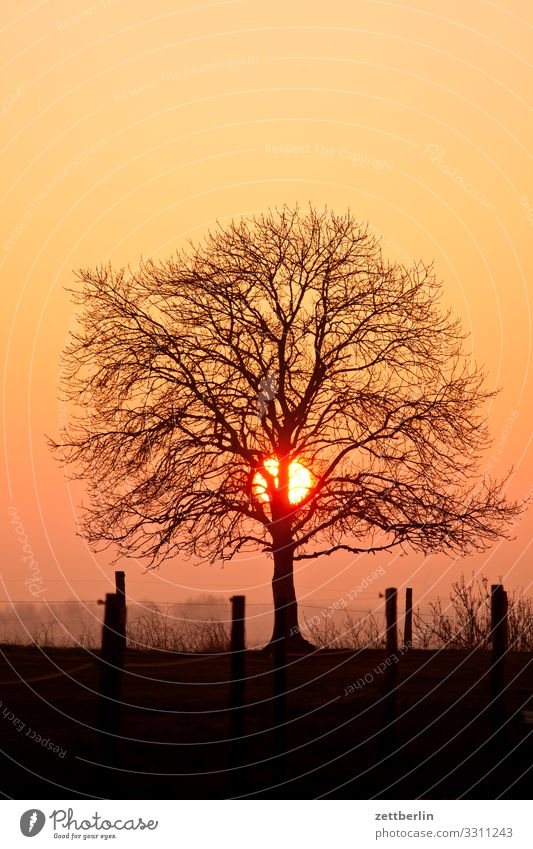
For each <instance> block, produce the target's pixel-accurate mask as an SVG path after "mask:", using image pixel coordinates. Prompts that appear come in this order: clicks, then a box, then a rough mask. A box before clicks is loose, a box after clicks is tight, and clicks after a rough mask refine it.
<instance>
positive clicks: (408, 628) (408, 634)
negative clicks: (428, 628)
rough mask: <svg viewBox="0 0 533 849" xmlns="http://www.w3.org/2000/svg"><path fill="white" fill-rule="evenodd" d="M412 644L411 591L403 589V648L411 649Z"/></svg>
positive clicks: (409, 588) (408, 588)
mask: <svg viewBox="0 0 533 849" xmlns="http://www.w3.org/2000/svg"><path fill="white" fill-rule="evenodd" d="M412 643H413V590H412V588H411V587H406V589H405V622H404V626H403V645H404V648H411V646H412Z"/></svg>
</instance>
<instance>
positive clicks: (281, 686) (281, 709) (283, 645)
mask: <svg viewBox="0 0 533 849" xmlns="http://www.w3.org/2000/svg"><path fill="white" fill-rule="evenodd" d="M278 617H279V618H278V621H279V629H280V632H281V636H280V637H277V638H276V640H275V641H274V651H273V663H274V670H273V671H274V676H273V679H274V694H273V699H274V758H275V760H274V772H275V775H276V779H277V780H278V781H279V780H283V778H284V776H285V773H286V727H285V723H286V712H287V602H286V600H285V599H281V600H280V602H279V609H278Z"/></svg>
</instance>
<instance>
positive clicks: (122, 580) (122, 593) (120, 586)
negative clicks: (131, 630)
mask: <svg viewBox="0 0 533 849" xmlns="http://www.w3.org/2000/svg"><path fill="white" fill-rule="evenodd" d="M115 586H116V593H117V596H118V600H119V607H120V611H119V631H120V635H121V637H122V643H123V650H124V651H126V573H125V572H115Z"/></svg>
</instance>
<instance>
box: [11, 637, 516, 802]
mask: <svg viewBox="0 0 533 849" xmlns="http://www.w3.org/2000/svg"><path fill="white" fill-rule="evenodd" d="M384 656H385V653H384V652H383V651H378V650H375V651H374V650H365V651H362V652H359V653H358V654H354V653H350V652H344V651H343V652H327V651H320V652H317V653H315V654H314V655H312V656H297V655H294V656H290V657H289V668H288V690H289V695H288V701H287V705H288V708H287V709H288V714H287V719H288V724H287V727H286V740H287V750H288V752H287V756H286V759H285V763H286V771H285V774H284V773H283V764H281V763H280V760H279V759H273V758H272V753H273V745H274V735H273V732H272V724H273V703H272V660H271V658H270V657H269V656H268V655H266V654H264V653H259V652H247V653H246V671H247V675H248V676H249V677H248V680H247V683H246V698H247V703H248V707H247V712H246V720H245V721H246V735H247V736H246V740H245V743H244V746H243V758H244V760H245V766H244V767H243V768H242V769H240V770H234V769H232V768H231V767H232V746H231V743H230V741H229V738H230V714H229V711H228V702H229V686H228V683H227V681H228V678H229V671H230V663H229V658H228V656H224V655H219V656H210V657H209V656H202V655H193V656H186V657H184V656H178V657H176V656H172V655H169V654H168V653H165V652H155V651H154V652H150V653H140V652H128V653H127V656H126V672H125V674H124V682H123V690H122V699H123V703H124V706H123V711H122V720H121V723H122V724H121V739H120V740H119V743H118V748H117V753H116V760H115V761H114V762H113V760H112V755H111V754H110V752H109V750H107V751H106V748H105V746H104V745H103V741H102V739H101V737H100V735H99V734H98V733H97V731H96V730H95V726H96V725H97V721H98V705H99V702H98V697H97V689H98V681H99V673H98V668H97V665H96V664H95V660H94V656H93V655H91V654H90V653H85V652H83V651H81V650H73V649H49V650H47V651H43V650H39V649H36V648H32V649H24V648H17V647H13V648H8V647H3V650H2V652H1V653H0V700H1V702H2V704H1V705H0V750H1V752H0V790H1V791H2V792H3V794H4V795H5V796H7V797H11V798H15V799H30V798H38V799H56V798H77V797H96V798H118V799H136V798H139V799H159V798H173V799H184V798H200V799H204V798H205V799H208V798H229V797H231V796H234V795H245V796H249V797H250V798H257V797H259V798H261V797H262V798H289V799H291V798H304V799H309V798H317V797H321V796H325V797H326V798H361V799H369V798H373V797H379V798H392V799H415V798H426V799H447V798H448V799H455V798H459V797H462V796H464V797H465V798H474V799H492V798H496V797H500V796H501V797H502V798H508V799H517V798H518V799H521V798H531V789H532V787H533V780H532V779H533V772H532V770H531V766H532V756H533V738H532V737H531V736H530V735H531V731H532V730H533V726H531V725H529V726H528V725H526V724H525V723H524V722H523V718H522V714H521V711H522V709H523V708H524V707H527V702H528V700H529V699H530V698H531V696H532V695H533V655H531V654H526V653H512V654H509V655H508V657H507V662H506V682H507V684H508V689H507V692H506V712H507V717H508V724H507V731H506V739H497V738H495V737H494V735H492V726H491V720H490V712H489V710H488V704H489V701H490V689H489V678H488V675H487V672H488V669H489V662H490V653H489V652H486V651H477V652H475V653H466V652H458V651H441V652H440V653H438V652H431V651H415V650H412V651H411V652H410V653H408V654H406V655H405V656H404V657H402V658H401V661H400V663H399V664H398V668H399V689H398V695H397V715H398V719H397V722H396V723H395V739H394V741H391V740H390V739H387V737H386V735H385V734H384V733H383V732H382V721H383V682H384V676H383V674H373V670H374V669H375V667H377V666H378V664H379V663H380V662H382V661H383V660H384ZM79 667H81V668H79ZM368 673H370V674H373V681H372V682H371V683H368V684H366V685H365V686H363V687H362V688H360V689H355V691H354V692H353V693H350V694H349V695H345V690H346V688H349V686H350V685H351V684H353V683H354V682H356V681H357V680H358V679H360V678H363V677H364V676H365V674H367V675H368ZM52 675H53V676H55V677H49V676H52ZM529 709H531V703H530V704H529ZM11 714H14V718H12V717H11ZM22 723H24V727H22ZM19 729H20V730H19ZM28 729H31V730H32V732H36V733H37V734H39V735H40V736H41V737H42V738H44V745H43V741H41V742H39V741H38V739H37V738H35V735H33V734H32V732H30V733H28ZM32 737H34V739H32ZM48 739H49V741H50V745H51V746H52V745H53V746H59V747H60V748H61V749H62V750H63V751H65V750H66V754H65V755H64V757H60V753H54V751H53V750H51V749H49V748H46V741H47V740H48ZM394 746H395V751H394ZM110 758H111V761H110V762H109V759H110ZM106 759H108V766H105V765H103V763H104V762H105V760H106Z"/></svg>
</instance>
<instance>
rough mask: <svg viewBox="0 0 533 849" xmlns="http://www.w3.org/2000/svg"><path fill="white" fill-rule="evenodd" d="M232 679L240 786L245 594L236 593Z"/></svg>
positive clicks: (236, 768)
mask: <svg viewBox="0 0 533 849" xmlns="http://www.w3.org/2000/svg"><path fill="white" fill-rule="evenodd" d="M231 605H232V618H231V680H230V712H231V738H232V742H231V753H232V766H233V768H234V771H233V772H232V783H233V785H234V787H235V788H237V787H238V786H239V782H240V775H239V772H238V771H239V770H240V767H241V766H242V763H243V736H244V697H245V691H244V681H245V677H244V676H245V668H244V596H243V595H234V596H233V598H232V599H231Z"/></svg>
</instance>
